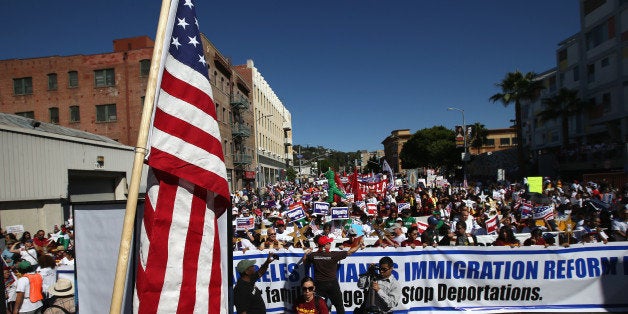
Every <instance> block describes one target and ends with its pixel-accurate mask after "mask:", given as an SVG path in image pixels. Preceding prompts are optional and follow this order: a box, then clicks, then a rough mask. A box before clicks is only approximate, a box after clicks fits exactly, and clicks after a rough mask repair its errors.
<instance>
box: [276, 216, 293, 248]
mask: <svg viewBox="0 0 628 314" xmlns="http://www.w3.org/2000/svg"><path fill="white" fill-rule="evenodd" d="M275 228H276V229H277V230H276V231H277V240H279V241H283V242H284V243H285V242H287V241H291V240H292V237H291V236H289V235H288V233H289V232H288V231H286V223H285V222H284V221H283V220H282V219H278V220H277V221H275Z"/></svg>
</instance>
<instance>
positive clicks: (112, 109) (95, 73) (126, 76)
mask: <svg viewBox="0 0 628 314" xmlns="http://www.w3.org/2000/svg"><path fill="white" fill-rule="evenodd" d="M201 37H202V42H203V45H204V48H205V59H206V60H207V65H208V70H209V79H210V82H211V86H212V92H213V96H214V103H215V105H216V116H217V120H218V124H219V128H220V134H221V138H222V148H223V151H224V153H225V165H226V167H227V178H228V180H229V182H230V187H231V189H232V190H237V189H241V188H242V187H245V186H251V187H252V186H254V185H255V179H256V175H255V169H256V164H253V160H254V159H256V154H257V150H256V147H258V146H261V145H256V141H255V136H252V135H253V134H255V133H254V132H255V131H254V127H255V120H254V116H253V111H252V110H253V109H252V106H251V101H250V99H251V91H252V90H253V88H252V86H251V78H247V77H243V76H242V75H241V74H240V73H238V72H237V71H236V70H235V69H234V68H233V66H232V65H231V63H230V61H229V59H228V58H226V57H224V56H223V55H222V54H221V53H220V52H219V51H218V50H217V49H216V47H215V46H214V45H213V44H212V43H211V42H210V41H209V40H208V39H207V37H206V36H204V35H202V36H201ZM153 47H154V42H153V41H152V40H151V39H150V38H149V37H147V36H140V37H135V38H124V39H117V40H114V41H113V52H110V53H102V54H94V55H73V56H49V57H41V58H30V59H10V60H0V73H2V76H0V112H4V113H10V114H17V115H20V116H23V117H27V118H31V119H35V120H39V121H43V122H48V123H53V124H57V125H60V126H64V127H70V128H74V129H79V130H82V131H87V132H91V133H95V134H99V135H103V136H106V137H109V138H111V139H114V140H116V141H118V142H120V143H122V144H126V145H130V146H135V143H136V141H137V135H138V132H139V124H140V119H141V114H142V108H143V103H144V95H145V91H146V86H147V84H148V73H149V70H150V62H151V57H152V53H153ZM264 109H265V108H263V107H262V108H260V109H259V110H260V113H261V114H262V116H267V117H268V116H270V115H271V113H266V112H264V111H263V110H264ZM269 110H270V108H269ZM283 111H284V112H288V111H287V110H286V109H285V108H283ZM287 116H288V117H289V112H288V114H287ZM276 117H278V118H279V119H281V117H280V116H279V115H276ZM279 125H281V127H283V125H282V124H281V123H279ZM289 125H290V126H289V128H291V123H289ZM271 131H274V130H271ZM260 134H261V135H262V136H263V135H264V134H265V133H264V132H262V133H260ZM290 143H291V136H290ZM277 146H279V147H281V150H280V149H277V154H276V155H274V157H276V159H278V160H281V161H282V163H281V165H283V166H284V167H277V168H276V169H279V168H281V169H285V165H286V164H285V163H284V162H283V161H284V158H283V157H284V156H283V154H282V156H279V151H281V152H283V151H284V149H283V146H284V143H283V138H282V143H281V145H277ZM278 165H279V164H278ZM278 165H275V166H278ZM273 179H276V177H275V176H272V177H269V180H268V181H266V182H267V183H270V182H275V180H273Z"/></svg>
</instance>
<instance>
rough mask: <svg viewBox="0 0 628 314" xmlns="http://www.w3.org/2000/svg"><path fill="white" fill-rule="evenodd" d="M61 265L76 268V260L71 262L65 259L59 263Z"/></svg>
mask: <svg viewBox="0 0 628 314" xmlns="http://www.w3.org/2000/svg"><path fill="white" fill-rule="evenodd" d="M59 265H69V266H74V259H72V260H69V259H68V258H67V257H65V256H64V257H63V258H62V259H61V261H59Z"/></svg>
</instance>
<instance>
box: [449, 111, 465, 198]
mask: <svg viewBox="0 0 628 314" xmlns="http://www.w3.org/2000/svg"><path fill="white" fill-rule="evenodd" d="M452 110H453V111H459V112H460V113H461V114H462V137H463V138H464V153H463V154H462V180H463V181H462V184H463V187H465V188H466V187H467V124H466V122H465V120H464V110H463V109H460V108H454V107H449V108H447V111H452Z"/></svg>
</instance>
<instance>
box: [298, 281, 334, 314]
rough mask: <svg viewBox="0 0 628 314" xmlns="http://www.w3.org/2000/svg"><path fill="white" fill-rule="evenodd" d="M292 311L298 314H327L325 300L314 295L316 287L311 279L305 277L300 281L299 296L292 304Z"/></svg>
mask: <svg viewBox="0 0 628 314" xmlns="http://www.w3.org/2000/svg"><path fill="white" fill-rule="evenodd" d="M292 310H293V312H294V313H298V314H305V313H308V314H309V313H315V314H328V313H329V310H328V309H327V303H325V299H323V298H321V297H319V296H317V295H316V287H315V286H314V279H312V277H309V276H306V277H305V278H303V280H301V296H299V297H298V298H297V299H296V301H295V302H294V306H293V308H292Z"/></svg>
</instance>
